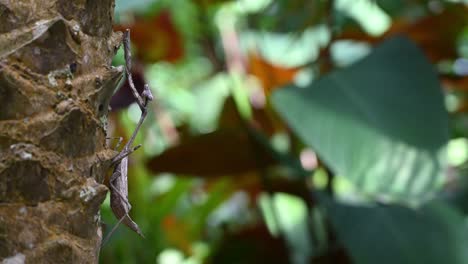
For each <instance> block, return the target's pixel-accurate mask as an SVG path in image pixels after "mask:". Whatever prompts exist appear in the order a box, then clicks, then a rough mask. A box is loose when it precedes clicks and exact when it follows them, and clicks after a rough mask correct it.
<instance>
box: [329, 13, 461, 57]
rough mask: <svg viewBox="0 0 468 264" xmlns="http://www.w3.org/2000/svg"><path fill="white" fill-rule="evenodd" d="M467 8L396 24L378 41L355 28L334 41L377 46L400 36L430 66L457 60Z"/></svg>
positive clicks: (378, 38) (398, 21)
mask: <svg viewBox="0 0 468 264" xmlns="http://www.w3.org/2000/svg"><path fill="white" fill-rule="evenodd" d="M467 14H468V6H466V5H464V4H457V5H450V6H448V7H447V8H446V9H444V11H443V12H441V13H440V14H435V15H430V16H427V17H424V18H422V19H420V20H417V21H415V22H410V21H407V20H402V19H400V20H397V21H396V22H395V23H394V24H393V25H392V26H391V28H390V29H389V30H388V31H387V32H386V33H385V34H384V35H383V36H381V37H372V36H369V35H367V34H366V33H364V32H362V31H361V30H358V29H356V28H353V29H350V30H347V31H344V32H343V33H342V34H340V35H339V36H338V37H337V39H351V40H357V41H365V42H369V43H372V44H377V43H379V42H381V41H382V40H383V39H385V38H388V37H389V36H392V35H396V34H404V35H406V36H408V37H409V38H410V39H412V40H413V41H415V42H416V43H417V44H418V45H419V47H421V48H422V49H423V50H424V52H425V53H426V55H427V56H428V57H429V58H430V59H431V61H433V62H437V61H440V60H443V59H450V58H455V57H457V49H456V48H457V47H456V43H457V37H458V35H459V34H460V32H462V30H463V29H464V28H465V27H466V26H468V15H467Z"/></svg>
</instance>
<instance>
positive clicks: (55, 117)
mask: <svg viewBox="0 0 468 264" xmlns="http://www.w3.org/2000/svg"><path fill="white" fill-rule="evenodd" d="M113 7H114V1H113V0H100V1H96V0H14V1H8V0H0V260H1V259H3V260H4V261H3V263H97V262H98V257H99V248H100V242H101V239H102V232H101V226H100V212H99V209H100V205H101V203H102V201H103V200H104V198H105V195H106V192H107V188H106V187H105V186H104V185H103V184H102V183H103V181H104V176H105V174H106V172H107V171H108V169H109V166H110V161H109V160H110V158H111V157H112V156H113V155H114V154H115V152H114V151H112V150H109V149H108V148H107V147H106V144H105V141H106V140H105V137H106V115H107V105H108V101H109V97H110V96H111V95H112V92H113V89H114V88H115V83H116V80H118V79H119V78H121V76H122V70H121V68H111V67H110V62H111V59H112V56H113V55H114V54H115V51H116V48H117V46H118V43H119V42H120V39H121V35H120V34H115V33H113V32H112V17H113ZM15 261H17V262H15Z"/></svg>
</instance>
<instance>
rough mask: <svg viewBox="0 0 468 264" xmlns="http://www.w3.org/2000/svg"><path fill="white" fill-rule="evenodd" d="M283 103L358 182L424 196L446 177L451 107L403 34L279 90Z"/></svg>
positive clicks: (287, 115) (288, 115) (276, 98)
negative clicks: (306, 84)
mask: <svg viewBox="0 0 468 264" xmlns="http://www.w3.org/2000/svg"><path fill="white" fill-rule="evenodd" d="M272 101H273V105H274V106H275V108H276V110H277V111H278V112H279V113H280V114H281V115H282V117H283V118H284V119H286V121H287V122H288V124H289V125H290V127H291V128H292V129H293V130H294V131H295V132H296V133H297V134H298V135H299V136H300V137H301V138H302V139H303V140H304V142H305V143H306V144H308V145H310V146H311V147H312V148H314V149H315V151H316V152H317V153H318V154H319V156H320V157H321V159H322V160H323V161H324V162H325V163H326V164H327V165H328V166H329V167H330V168H331V169H332V170H333V171H334V173H335V174H337V175H338V176H344V177H347V178H348V179H349V180H350V181H351V182H352V183H353V184H354V185H355V187H356V188H357V190H359V191H361V192H363V193H366V194H369V195H377V194H378V195H383V196H385V198H389V199H400V200H401V199H405V200H406V199H411V201H420V200H421V199H427V198H428V197H429V196H431V195H432V194H433V193H434V192H435V191H436V190H437V189H438V188H439V187H440V185H441V182H442V180H443V172H444V169H445V165H446V164H445V145H446V143H447V141H448V115H447V112H446V110H445V108H444V104H443V96H442V89H441V87H440V84H439V82H438V79H437V75H436V73H435V71H434V70H433V68H432V66H431V65H430V64H429V62H428V61H427V60H426V58H425V57H424V55H423V54H422V53H421V51H420V50H418V48H416V46H415V45H414V44H413V43H411V42H410V41H409V40H407V39H406V38H403V37H396V38H392V39H390V40H387V41H386V42H384V43H383V44H382V45H381V46H379V47H377V48H375V49H374V50H373V52H372V53H371V54H370V55H369V56H368V57H366V58H364V59H363V60H362V61H360V62H358V63H356V64H354V65H352V66H350V67H348V68H345V69H342V70H337V71H335V72H332V73H331V74H329V75H327V76H325V77H323V78H321V79H320V80H318V81H316V82H314V83H312V85H311V86H310V87H307V88H302V89H301V88H298V87H295V86H293V85H291V86H290V87H287V88H285V89H279V90H277V91H276V92H275V93H274V94H273V96H272Z"/></svg>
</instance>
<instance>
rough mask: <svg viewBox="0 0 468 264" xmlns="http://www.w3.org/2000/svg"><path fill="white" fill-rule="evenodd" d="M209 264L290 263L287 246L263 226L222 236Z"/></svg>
mask: <svg viewBox="0 0 468 264" xmlns="http://www.w3.org/2000/svg"><path fill="white" fill-rule="evenodd" d="M210 263H272V264H273V263H290V261H289V251H288V248H287V245H286V243H285V241H284V240H283V239H281V238H280V237H273V236H272V235H271V234H270V232H269V231H268V229H267V227H266V226H265V225H260V224H259V225H256V226H252V227H247V228H245V229H242V230H238V231H237V232H231V233H230V234H226V235H224V236H223V241H222V243H221V244H220V245H219V247H217V250H216V251H215V252H214V253H213V255H212V257H211V262H210Z"/></svg>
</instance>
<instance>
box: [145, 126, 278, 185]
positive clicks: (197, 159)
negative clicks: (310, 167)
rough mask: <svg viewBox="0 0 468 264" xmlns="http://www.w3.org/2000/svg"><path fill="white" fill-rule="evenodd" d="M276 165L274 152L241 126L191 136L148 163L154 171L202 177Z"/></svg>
mask: <svg viewBox="0 0 468 264" xmlns="http://www.w3.org/2000/svg"><path fill="white" fill-rule="evenodd" d="M272 164H274V160H273V158H272V157H271V155H270V154H269V153H268V152H267V151H266V150H264V149H263V148H262V147H261V146H260V145H259V144H258V143H255V142H253V141H252V140H251V139H250V137H249V135H248V133H247V131H245V130H243V129H241V128H239V129H222V130H217V131H215V132H212V133H209V134H204V135H201V136H197V137H194V138H190V139H188V140H186V141H185V142H182V143H181V144H180V145H178V146H175V147H173V148H170V149H168V150H167V151H165V152H164V153H163V154H161V155H160V156H156V157H154V158H152V159H151V160H150V161H149V162H148V163H147V165H148V168H149V169H150V170H151V171H152V172H154V173H159V172H172V173H178V174H190V175H198V176H202V177H212V176H223V175H232V174H239V173H245V172H247V171H251V170H256V169H261V168H265V167H267V166H270V165H272Z"/></svg>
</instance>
